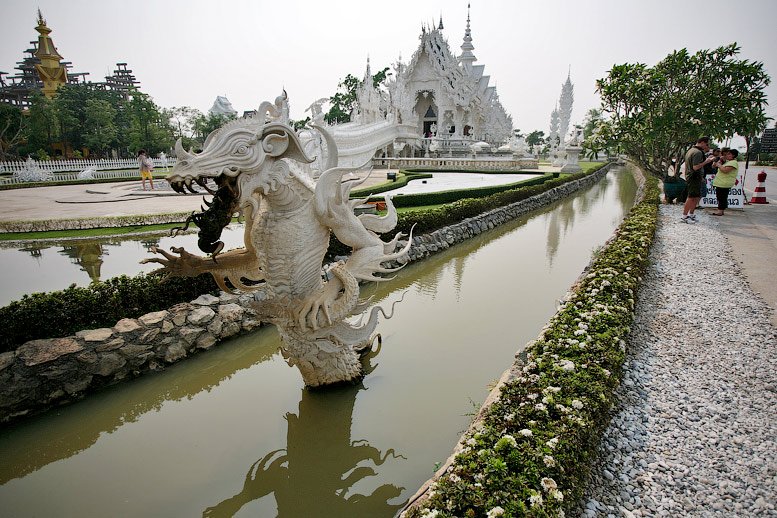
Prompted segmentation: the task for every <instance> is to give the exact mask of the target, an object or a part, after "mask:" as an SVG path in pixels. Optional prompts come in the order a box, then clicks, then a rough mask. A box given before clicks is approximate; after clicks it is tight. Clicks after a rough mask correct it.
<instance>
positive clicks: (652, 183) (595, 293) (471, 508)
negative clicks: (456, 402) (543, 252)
mask: <svg viewBox="0 0 777 518" xmlns="http://www.w3.org/2000/svg"><path fill="white" fill-rule="evenodd" d="M647 181H648V186H647V190H646V193H645V199H644V201H642V202H641V203H639V204H638V205H636V206H635V207H634V208H633V209H632V210H631V212H630V213H629V215H628V216H627V217H626V219H625V220H624V222H623V223H622V224H621V226H620V227H619V228H618V230H617V231H616V233H615V237H614V239H613V240H612V241H610V242H609V243H608V244H607V245H606V246H605V248H604V249H603V250H602V251H601V252H600V253H599V254H598V255H597V256H596V258H595V259H594V261H593V262H592V264H591V267H590V269H589V270H588V274H587V275H586V276H585V277H584V278H583V279H582V280H581V281H580V283H579V284H578V285H577V287H576V289H575V291H574V293H572V294H571V296H570V297H569V298H568V300H567V301H566V302H564V303H563V304H562V305H561V307H560V308H559V311H558V313H556V315H555V316H554V317H553V318H552V319H551V321H550V323H549V324H548V326H547V327H546V328H545V330H544V331H543V332H542V334H541V335H540V336H539V338H538V339H537V340H536V341H535V342H533V343H532V344H530V345H529V346H528V347H527V349H526V355H525V364H524V366H523V369H522V370H521V371H520V372H519V373H518V374H517V375H516V377H515V378H514V379H512V380H510V381H508V382H506V383H505V384H504V385H502V387H501V388H500V395H499V398H498V399H497V400H496V402H494V404H492V405H491V406H490V407H488V409H486V411H485V415H484V416H483V419H482V421H481V423H480V424H481V426H480V427H479V428H478V429H477V431H474V430H473V429H471V430H470V431H469V432H468V433H467V435H466V437H465V442H464V443H465V445H464V449H463V450H462V451H461V452H460V453H459V454H457V455H456V457H455V459H454V461H453V463H452V465H451V466H450V467H449V468H448V469H447V470H446V472H445V474H444V475H443V476H442V477H441V478H440V479H439V480H437V481H436V482H435V483H433V484H432V485H431V487H430V492H429V494H428V495H429V498H428V500H427V501H426V502H425V503H424V504H423V506H422V507H417V508H413V509H412V510H411V511H410V512H409V513H408V516H409V517H411V518H416V517H422V516H430V515H433V516H436V517H437V518H447V517H451V516H487V515H488V516H504V517H505V518H507V517H519V516H537V517H539V516H561V515H562V512H563V514H565V515H566V516H573V515H574V514H575V513H576V512H579V509H578V508H577V506H578V505H579V501H580V498H581V497H582V492H583V490H584V489H585V485H586V482H587V479H588V472H589V470H590V466H591V464H592V461H593V459H594V456H595V454H596V449H597V447H598V445H599V444H600V441H601V437H602V434H603V432H604V430H605V429H606V427H607V424H608V423H609V419H610V409H611V408H612V406H613V404H614V401H615V397H614V391H615V388H616V387H617V386H618V385H619V384H620V380H621V376H622V366H623V360H624V356H625V349H626V345H627V344H626V343H625V339H627V337H628V334H629V331H630V326H631V323H632V320H633V317H634V307H635V302H634V298H635V293H636V291H637V289H638V287H639V285H640V282H641V280H642V277H641V276H642V275H643V273H644V271H645V269H646V268H647V266H648V253H649V250H650V247H651V245H652V243H653V238H654V235H655V229H656V222H657V213H658V208H657V203H658V193H659V191H658V187H657V181H656V179H655V178H650V179H648V180H647ZM499 508H501V511H500V510H499Z"/></svg>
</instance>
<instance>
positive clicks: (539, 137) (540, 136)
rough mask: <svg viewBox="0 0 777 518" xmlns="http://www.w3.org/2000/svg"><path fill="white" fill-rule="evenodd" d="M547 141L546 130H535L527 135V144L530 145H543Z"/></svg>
mask: <svg viewBox="0 0 777 518" xmlns="http://www.w3.org/2000/svg"><path fill="white" fill-rule="evenodd" d="M544 143H545V132H544V131H540V130H534V131H532V132H531V133H529V134H528V135H527V136H526V144H527V145H529V146H532V147H534V146H537V145H539V146H541V145H542V144H544Z"/></svg>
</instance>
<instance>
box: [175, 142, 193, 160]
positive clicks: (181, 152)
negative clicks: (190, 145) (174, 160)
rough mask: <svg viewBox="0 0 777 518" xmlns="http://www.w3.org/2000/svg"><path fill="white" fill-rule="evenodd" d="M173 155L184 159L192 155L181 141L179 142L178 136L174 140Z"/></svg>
mask: <svg viewBox="0 0 777 518" xmlns="http://www.w3.org/2000/svg"><path fill="white" fill-rule="evenodd" d="M175 156H176V157H178V160H185V159H187V158H191V157H192V154H191V153H189V152H188V151H186V150H185V149H184V148H183V142H181V139H180V138H179V139H178V140H176V141H175Z"/></svg>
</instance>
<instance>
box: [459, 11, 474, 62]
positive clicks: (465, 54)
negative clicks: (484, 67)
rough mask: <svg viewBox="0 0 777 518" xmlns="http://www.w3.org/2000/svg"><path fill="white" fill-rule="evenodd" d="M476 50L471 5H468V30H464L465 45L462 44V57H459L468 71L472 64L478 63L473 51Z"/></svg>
mask: <svg viewBox="0 0 777 518" xmlns="http://www.w3.org/2000/svg"><path fill="white" fill-rule="evenodd" d="M473 50H475V46H474V45H473V44H472V31H470V28H469V4H467V28H466V29H465V30H464V43H462V44H461V56H459V63H461V65H462V66H463V67H464V68H465V69H466V70H470V69H471V68H472V63H474V62H475V61H477V58H476V57H475V54H473V53H472V51H473Z"/></svg>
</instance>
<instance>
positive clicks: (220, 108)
mask: <svg viewBox="0 0 777 518" xmlns="http://www.w3.org/2000/svg"><path fill="white" fill-rule="evenodd" d="M208 113H209V114H211V115H224V116H227V117H234V116H236V115H237V110H235V109H234V108H233V107H232V103H231V102H229V99H227V98H226V97H224V96H222V95H218V96H216V100H215V101H213V106H211V108H210V110H208Z"/></svg>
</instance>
